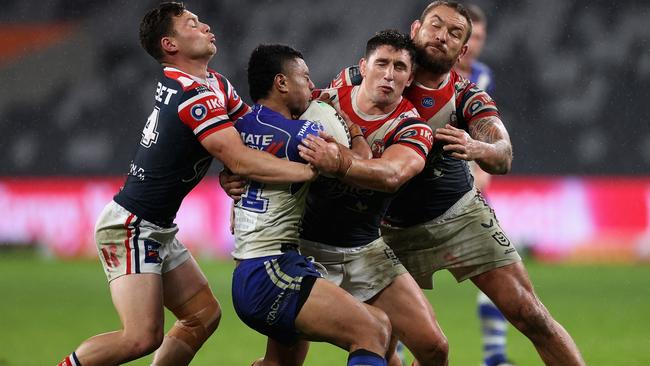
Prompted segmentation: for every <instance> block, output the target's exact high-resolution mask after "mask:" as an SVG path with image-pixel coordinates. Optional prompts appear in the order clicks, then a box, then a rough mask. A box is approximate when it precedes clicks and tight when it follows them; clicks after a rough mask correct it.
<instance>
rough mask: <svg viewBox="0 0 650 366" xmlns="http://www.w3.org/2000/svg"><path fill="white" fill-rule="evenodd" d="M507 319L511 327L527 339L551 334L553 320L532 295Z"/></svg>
mask: <svg viewBox="0 0 650 366" xmlns="http://www.w3.org/2000/svg"><path fill="white" fill-rule="evenodd" d="M513 315H514V316H512V317H511V318H509V320H510V322H511V323H512V325H514V326H515V328H517V329H518V330H519V331H520V332H522V333H523V334H525V335H526V336H528V337H536V336H547V335H549V334H551V333H552V328H553V318H552V317H551V314H550V313H549V312H548V310H547V309H546V307H545V306H544V304H542V302H541V301H539V299H538V298H537V297H536V296H535V295H532V296H531V297H530V300H528V301H526V302H525V303H523V304H522V305H521V306H520V307H519V308H518V309H517V311H516V312H514V314H513Z"/></svg>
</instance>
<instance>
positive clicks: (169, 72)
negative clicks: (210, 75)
mask: <svg viewBox="0 0 650 366" xmlns="http://www.w3.org/2000/svg"><path fill="white" fill-rule="evenodd" d="M163 73H164V74H165V76H167V77H168V78H170V79H173V80H176V81H177V82H178V84H179V85H180V86H181V88H183V91H188V90H190V89H194V88H196V87H197V86H199V85H201V84H199V83H197V82H196V80H194V79H192V76H191V75H190V74H186V73H184V72H182V71H177V70H168V69H167V68H165V70H163ZM181 77H184V78H187V79H190V80H192V84H189V85H187V86H185V83H183V82H181V81H179V80H178V79H179V78H181Z"/></svg>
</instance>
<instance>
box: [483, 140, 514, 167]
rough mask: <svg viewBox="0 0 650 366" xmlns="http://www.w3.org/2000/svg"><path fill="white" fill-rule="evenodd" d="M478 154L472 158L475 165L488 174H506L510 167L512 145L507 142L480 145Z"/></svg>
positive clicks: (500, 141)
mask: <svg viewBox="0 0 650 366" xmlns="http://www.w3.org/2000/svg"><path fill="white" fill-rule="evenodd" d="M481 145H482V148H481V149H480V153H479V154H477V156H476V157H475V158H474V161H475V162H476V164H477V165H478V166H479V167H480V168H481V169H482V170H483V171H485V172H486V173H489V174H507V173H509V172H510V169H511V167H512V145H511V144H510V142H509V141H506V140H499V141H496V142H494V143H486V142H482V143H481Z"/></svg>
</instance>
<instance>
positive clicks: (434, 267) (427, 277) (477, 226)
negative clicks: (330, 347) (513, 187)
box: [381, 189, 521, 289]
mask: <svg viewBox="0 0 650 366" xmlns="http://www.w3.org/2000/svg"><path fill="white" fill-rule="evenodd" d="M381 235H382V238H384V240H385V241H386V243H388V245H390V247H391V248H393V250H394V251H395V254H396V255H397V257H398V258H399V259H400V261H401V262H402V263H403V264H404V266H405V267H406V269H408V271H409V272H410V273H411V275H412V276H413V278H415V280H416V281H417V283H418V284H419V285H420V287H421V288H424V289H431V288H433V278H432V275H433V273H434V272H436V271H438V270H441V269H447V270H449V271H450V272H451V273H452V274H453V275H454V277H456V280H457V281H458V282H461V281H464V280H466V279H468V278H472V277H474V276H477V275H479V274H481V273H484V272H487V271H490V270H492V269H495V268H499V267H503V266H506V265H509V264H512V263H516V262H520V261H521V257H520V256H519V254H518V253H517V250H516V249H515V247H514V245H513V244H512V243H511V242H510V239H508V237H507V236H506V235H505V233H504V232H503V229H502V228H501V226H499V221H498V220H497V217H496V216H495V214H494V211H493V210H492V209H491V208H490V206H489V205H488V204H487V202H486V201H485V199H484V198H483V197H482V196H481V194H480V192H478V191H477V190H476V189H472V190H471V191H469V192H467V193H466V194H465V195H464V196H463V197H462V198H461V199H459V200H458V202H456V204H454V206H452V207H451V208H450V209H449V210H447V212H445V213H444V214H442V215H441V216H440V217H438V218H436V219H434V220H431V221H428V222H425V223H422V224H418V225H414V226H410V227H406V228H400V227H391V226H382V228H381Z"/></svg>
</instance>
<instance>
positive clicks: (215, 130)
mask: <svg viewBox="0 0 650 366" xmlns="http://www.w3.org/2000/svg"><path fill="white" fill-rule="evenodd" d="M227 127H232V128H235V124H234V123H232V121H230V120H228V122H225V123H222V124H220V125H218V126H215V127H213V128H211V129H209V130H207V131H205V132H204V133H202V134H201V136H199V137H198V139H199V141H203V140H204V139H205V138H206V137H208V136H210V135H212V134H213V133H215V132H217V131H221V130H223V129H225V128H227Z"/></svg>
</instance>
